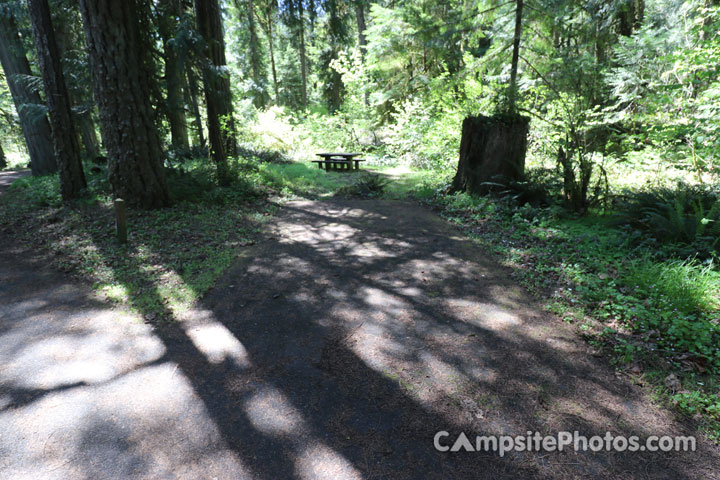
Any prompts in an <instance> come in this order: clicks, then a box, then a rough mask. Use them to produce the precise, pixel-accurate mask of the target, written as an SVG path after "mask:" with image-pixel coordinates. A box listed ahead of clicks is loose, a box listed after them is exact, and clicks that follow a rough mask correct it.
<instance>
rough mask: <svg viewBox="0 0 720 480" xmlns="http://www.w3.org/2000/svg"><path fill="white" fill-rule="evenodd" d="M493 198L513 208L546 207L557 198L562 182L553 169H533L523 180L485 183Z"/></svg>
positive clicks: (498, 180)
mask: <svg viewBox="0 0 720 480" xmlns="http://www.w3.org/2000/svg"><path fill="white" fill-rule="evenodd" d="M485 185H487V186H488V187H490V193H491V195H492V196H493V197H495V198H496V199H498V200H501V201H503V202H507V203H510V204H512V205H513V206H522V205H525V204H530V205H532V206H534V207H541V206H542V207H547V206H550V205H553V204H554V203H555V199H556V198H557V197H559V195H560V192H561V189H562V182H560V180H559V179H558V177H557V174H556V173H555V171H554V170H553V169H549V168H535V169H531V170H528V171H527V172H526V174H525V180H521V181H520V180H507V179H502V178H498V179H497V180H496V181H495V182H487V183H486V184H485Z"/></svg>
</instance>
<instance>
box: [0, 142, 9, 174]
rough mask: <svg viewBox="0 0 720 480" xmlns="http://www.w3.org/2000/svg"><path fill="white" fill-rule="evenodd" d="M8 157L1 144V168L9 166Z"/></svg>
mask: <svg viewBox="0 0 720 480" xmlns="http://www.w3.org/2000/svg"><path fill="white" fill-rule="evenodd" d="M7 166H8V163H7V158H5V151H4V150H3V148H2V144H0V170H2V169H3V168H5V167H7Z"/></svg>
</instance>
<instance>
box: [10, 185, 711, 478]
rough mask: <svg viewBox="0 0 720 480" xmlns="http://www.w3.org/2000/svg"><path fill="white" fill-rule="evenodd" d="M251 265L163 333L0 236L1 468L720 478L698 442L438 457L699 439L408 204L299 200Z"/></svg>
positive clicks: (13, 473) (447, 229) (15, 474)
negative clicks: (513, 448)
mask: <svg viewBox="0 0 720 480" xmlns="http://www.w3.org/2000/svg"><path fill="white" fill-rule="evenodd" d="M0 240H4V239H0ZM244 258H245V260H244V261H241V262H239V263H238V264H237V265H236V266H235V267H234V268H232V269H231V270H230V271H228V272H227V273H226V274H225V276H224V277H223V278H222V279H221V281H220V282H219V284H218V286H217V287H216V288H215V289H213V290H212V291H211V292H210V293H209V294H208V295H207V296H206V297H205V298H204V299H203V301H202V303H201V304H200V305H198V307H197V309H195V310H194V311H191V312H188V313H187V314H186V315H184V316H183V317H182V318H177V319H175V320H176V321H175V322H173V323H171V324H169V325H162V326H157V327H155V328H153V327H151V326H149V325H145V324H142V323H138V322H133V321H132V320H130V319H128V318H127V317H126V316H125V315H123V314H122V313H121V312H117V311H113V310H111V309H109V308H108V307H107V306H105V305H102V304H99V303H97V302H95V301H93V300H92V294H91V292H90V290H89V289H87V288H86V287H85V286H83V285H80V284H76V283H72V282H69V281H68V280H67V279H66V278H64V277H63V276H61V275H59V274H56V273H54V272H52V271H48V270H47V269H46V268H45V267H44V266H43V264H42V263H41V261H40V260H34V259H33V256H32V255H31V254H29V253H28V252H26V251H23V250H22V249H21V248H13V247H12V246H11V245H9V244H8V242H6V241H3V242H2V243H1V246H0V305H1V306H0V364H2V366H3V368H2V369H1V370H0V432H2V433H0V478H13V479H14V478H58V479H60V478H62V479H75V478H78V479H80V478H87V479H99V478H223V479H224V478H228V479H234V478H253V479H268V480H270V479H283V478H298V479H310V478H327V479H339V478H365V479H373V478H388V479H403V478H412V479H425V478H428V479H432V478H437V479H448V478H468V479H470V478H517V477H527V478H563V477H566V478H668V479H670V478H672V479H676V478H688V479H690V478H720V474H719V473H718V472H720V455H719V453H718V449H717V447H714V446H712V445H709V444H707V443H705V442H703V441H702V440H700V441H699V451H698V452H694V453H683V452H679V453H635V454H630V453H626V454H621V453H608V452H599V453H592V452H579V453H574V452H567V451H566V452H562V453H548V452H541V453H535V452H529V453H528V452H524V453H514V454H511V455H508V456H506V457H504V458H500V457H498V456H496V455H493V454H490V453H441V452H436V451H435V449H434V448H433V436H434V434H435V432H437V431H438V430H448V431H450V432H452V434H453V435H452V437H453V438H454V435H455V434H456V433H458V432H460V431H465V432H466V433H467V434H468V435H469V436H474V435H476V434H483V435H487V434H495V433H497V434H511V435H523V434H525V433H526V432H527V431H540V432H543V433H550V434H553V433H555V432H557V431H559V430H571V431H572V430H578V431H580V432H581V433H582V434H584V435H587V436H591V435H594V434H604V432H605V431H607V430H609V431H611V432H613V433H614V434H626V435H633V434H634V435H639V436H641V437H643V438H644V437H647V436H648V435H681V434H682V435H689V434H693V431H692V430H690V429H688V427H686V426H684V425H682V424H679V423H677V422H676V421H675V420H674V419H673V418H672V416H671V415H670V414H668V413H667V412H665V411H662V410H660V409H657V408H655V407H653V406H652V405H651V403H650V402H649V400H648V399H647V398H645V397H644V396H643V392H642V390H641V389H640V388H639V387H636V386H633V385H632V384H630V383H629V382H627V381H626V380H625V379H623V378H618V377H616V376H615V374H614V372H613V371H612V370H611V369H609V368H608V367H606V366H604V365H603V364H602V361H601V360H598V359H596V358H593V357H592V356H591V355H590V354H589V353H588V352H587V347H586V345H585V344H584V342H582V341H581V340H580V339H578V338H577V337H576V335H575V334H574V333H573V332H572V331H571V330H570V328H569V327H567V326H566V325H564V324H562V323H560V322H558V321H557V320H555V319H554V318H551V317H549V316H546V315H544V314H542V313H540V309H539V308H537V306H536V305H534V304H533V302H532V301H531V300H530V299H529V298H527V297H526V296H525V294H524V293H523V292H522V291H521V290H520V289H519V288H517V287H515V286H514V285H513V283H512V282H511V281H510V279H509V275H508V272H507V271H506V270H504V269H503V268H501V267H499V266H498V265H496V264H494V263H493V262H491V261H490V260H488V259H487V257H486V255H484V254H483V252H482V251H481V250H479V249H478V248H477V246H475V245H473V244H472V243H471V242H469V241H467V240H465V239H463V238H460V237H459V236H458V233H457V232H456V231H455V230H454V229H453V228H452V227H451V226H449V225H448V224H446V223H445V222H444V221H442V220H441V219H439V218H437V217H436V216H434V215H433V214H432V213H430V212H428V211H426V210H424V209H422V208H420V207H418V206H416V205H414V204H410V203H403V202H389V201H363V200H339V199H334V200H331V201H326V202H309V201H298V202H291V203H289V204H287V205H286V206H285V208H284V209H283V210H282V211H281V213H280V214H279V216H278V218H277V221H276V222H275V223H274V224H273V227H272V230H271V231H270V232H268V235H267V239H266V240H265V241H264V242H260V243H258V244H257V245H256V246H254V247H251V248H250V249H249V250H248V254H247V255H246V256H245V257H244ZM142 274H143V272H138V275H142Z"/></svg>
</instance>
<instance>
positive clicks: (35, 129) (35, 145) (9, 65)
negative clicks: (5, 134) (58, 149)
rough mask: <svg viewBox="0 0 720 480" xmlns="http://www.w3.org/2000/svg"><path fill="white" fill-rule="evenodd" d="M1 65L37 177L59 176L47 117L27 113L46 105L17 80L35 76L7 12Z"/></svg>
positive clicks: (0, 30)
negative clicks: (25, 76)
mask: <svg viewBox="0 0 720 480" xmlns="http://www.w3.org/2000/svg"><path fill="white" fill-rule="evenodd" d="M0 64H1V65H2V68H3V71H4V72H5V78H6V80H7V83H8V88H9V89H10V94H11V95H12V98H13V103H14V104H15V109H16V110H17V112H18V116H19V117H20V126H21V127H22V132H23V136H24V137H25V143H26V145H27V150H28V154H29V156H30V168H31V170H32V173H33V175H49V174H51V173H55V172H57V163H56V162H55V154H54V152H53V145H52V134H51V133H50V123H48V120H47V117H46V116H42V117H41V118H32V115H30V113H29V112H28V111H27V109H26V108H23V106H24V105H25V104H37V105H42V104H43V103H44V102H43V101H42V100H41V99H40V95H39V94H38V93H37V92H35V91H33V90H32V89H30V88H28V86H27V85H25V84H23V83H22V82H20V81H18V80H17V76H18V75H32V72H31V71H30V63H28V60H27V57H26V54H25V47H24V46H23V43H22V40H21V39H20V35H19V34H18V29H17V25H16V24H15V19H14V18H13V17H12V16H11V14H10V13H9V12H7V11H0Z"/></svg>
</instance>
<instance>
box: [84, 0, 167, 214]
mask: <svg viewBox="0 0 720 480" xmlns="http://www.w3.org/2000/svg"><path fill="white" fill-rule="evenodd" d="M136 1H137V0H124V1H122V2H119V1H116V0H80V10H81V11H82V16H83V20H84V24H85V34H86V36H87V43H88V50H89V53H90V63H91V65H92V70H93V77H94V88H95V98H96V100H97V103H98V110H99V111H100V124H101V127H102V130H103V140H104V141H105V146H106V148H107V153H108V167H109V168H108V169H109V180H110V183H111V184H112V186H113V189H114V193H115V195H116V196H118V197H121V198H123V199H124V200H126V201H127V202H128V203H130V204H134V205H138V206H141V207H145V208H154V207H162V206H165V205H167V204H169V202H170V197H169V193H168V188H167V183H166V181H165V171H164V168H163V152H162V147H161V143H160V137H159V135H158V132H157V129H156V126H155V123H154V112H153V109H152V106H151V104H150V98H149V93H148V92H149V91H150V88H151V76H150V72H148V71H147V70H146V68H145V64H144V62H143V57H142V55H143V53H142V51H141V49H142V46H143V45H145V43H146V42H143V40H142V38H141V35H142V34H144V32H141V31H140V28H139V26H138V18H137V15H138V11H139V8H138V5H137V4H136Z"/></svg>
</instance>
